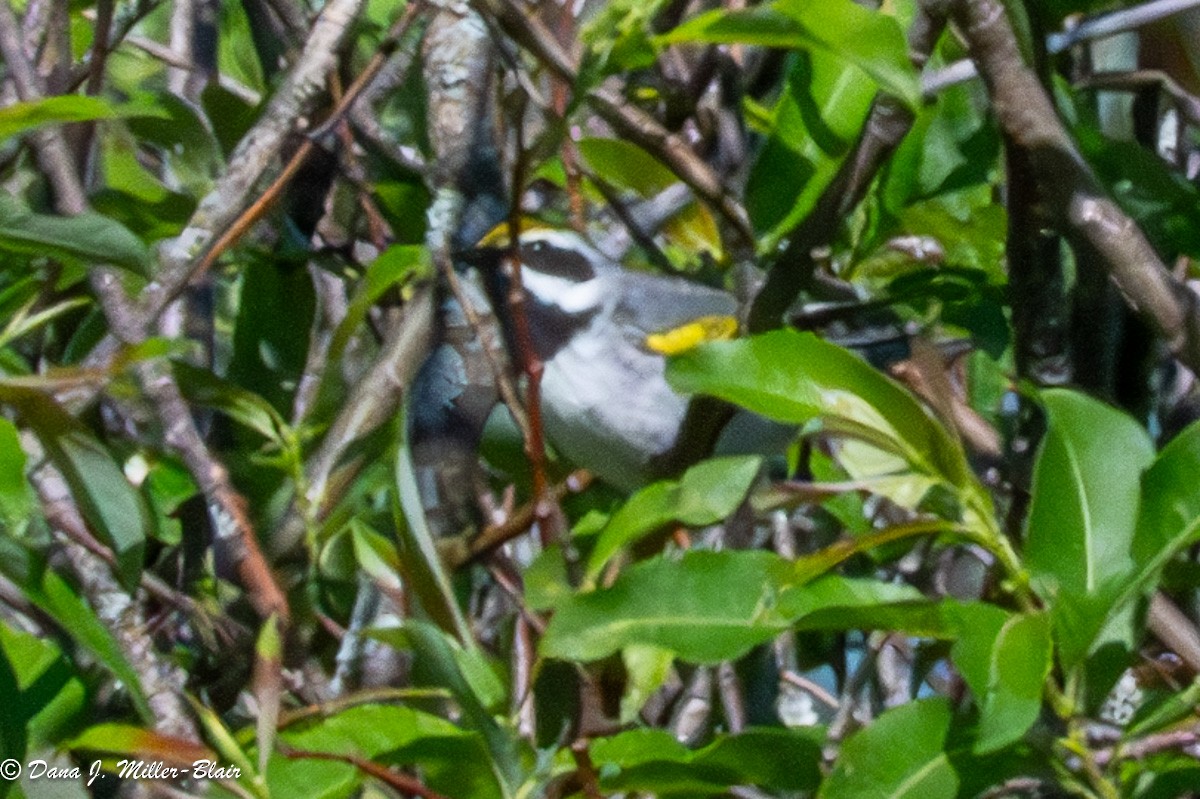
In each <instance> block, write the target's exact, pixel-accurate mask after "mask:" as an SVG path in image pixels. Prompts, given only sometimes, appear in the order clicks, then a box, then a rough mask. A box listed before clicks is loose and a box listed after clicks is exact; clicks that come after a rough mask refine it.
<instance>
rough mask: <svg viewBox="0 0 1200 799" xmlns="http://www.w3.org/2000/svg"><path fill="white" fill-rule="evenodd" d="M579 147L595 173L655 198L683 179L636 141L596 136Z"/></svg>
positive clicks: (615, 183) (581, 142) (640, 193)
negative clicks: (635, 142)
mask: <svg viewBox="0 0 1200 799" xmlns="http://www.w3.org/2000/svg"><path fill="white" fill-rule="evenodd" d="M577 146H578V147H579V155H580V156H582V157H583V160H584V161H586V162H587V165H588V166H589V167H591V169H592V171H593V172H596V173H597V174H599V175H601V176H602V177H603V178H604V179H605V180H607V181H608V182H609V183H612V184H614V185H615V186H618V187H619V188H622V189H628V190H630V191H634V192H637V193H638V194H639V195H641V196H642V197H653V196H654V195H655V194H658V193H659V192H661V191H663V190H664V189H666V188H667V187H669V186H673V185H675V184H676V183H678V182H679V178H677V177H676V176H675V173H674V172H672V171H671V170H670V169H668V168H667V167H666V166H664V165H663V164H662V163H660V162H659V161H658V159H656V158H655V157H654V156H652V155H650V154H649V153H647V152H646V151H645V150H643V149H642V148H641V147H638V146H637V145H635V144H633V143H632V142H628V141H625V140H623V139H602V138H595V137H592V138H586V139H580V140H579V143H578V145H577Z"/></svg>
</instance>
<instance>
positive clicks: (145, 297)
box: [138, 0, 363, 329]
mask: <svg viewBox="0 0 1200 799" xmlns="http://www.w3.org/2000/svg"><path fill="white" fill-rule="evenodd" d="M362 4H363V0H331V2H329V3H328V4H327V5H326V6H325V8H324V10H323V11H322V13H321V17H320V18H319V19H318V20H317V22H316V24H315V25H314V26H313V29H312V33H311V34H310V35H309V37H308V39H307V40H306V42H305V46H304V51H303V52H302V53H301V55H300V57H299V58H298V59H297V61H296V63H295V65H294V66H293V67H292V69H291V71H290V72H289V73H288V74H287V76H286V78H285V79H284V81H283V84H282V85H281V86H280V87H279V89H277V90H276V91H275V93H274V94H273V95H272V97H271V100H270V102H268V104H267V107H266V108H265V109H264V110H263V113H262V115H261V116H260V118H259V122H258V123H257V124H256V125H255V126H254V127H253V128H252V129H251V130H250V131H249V132H248V133H247V134H246V135H245V136H244V137H242V140H241V142H239V144H238V146H237V147H236V148H235V149H234V151H233V153H232V154H231V155H230V158H229V164H230V167H229V169H228V170H227V171H226V172H225V173H224V174H223V175H222V176H221V177H220V178H219V179H218V180H217V182H216V185H215V186H214V187H213V190H212V191H211V192H209V194H208V195H207V196H206V197H205V198H204V199H203V200H201V201H200V205H199V207H198V208H197V209H196V212H195V213H194V214H193V215H192V218H191V219H190V220H189V221H188V225H187V227H186V228H185V229H184V231H183V232H182V233H181V234H180V235H179V236H178V237H176V238H175V239H173V240H171V241H170V242H168V243H167V245H165V246H164V247H163V248H162V250H161V251H160V253H159V261H160V269H159V273H158V274H157V275H156V277H155V279H154V280H153V281H152V282H151V283H150V284H149V285H148V286H147V287H146V289H145V291H144V292H143V294H142V302H141V304H140V307H139V309H138V310H139V316H140V319H139V321H140V323H141V324H142V326H143V327H144V328H147V329H148V328H149V327H150V325H151V323H152V322H153V320H154V319H156V318H157V317H158V315H159V314H160V313H162V311H163V309H164V308H165V307H166V306H167V304H168V303H169V302H170V301H171V300H172V299H174V298H175V297H177V296H178V295H179V292H180V291H182V290H183V287H184V286H185V285H186V284H187V282H188V281H189V280H190V279H191V278H192V275H193V273H194V272H195V271H196V269H197V268H198V267H199V266H200V264H201V263H203V262H202V261H197V260H196V258H197V256H200V257H203V254H204V253H207V252H208V251H209V250H210V249H211V247H212V244H213V242H214V240H216V239H217V238H218V237H219V236H220V235H221V234H222V233H225V232H226V231H228V230H229V229H230V228H231V226H232V225H233V224H234V221H235V220H236V219H238V218H239V217H240V216H241V215H242V213H243V210H244V209H245V208H246V207H247V205H248V204H249V200H250V196H251V194H252V193H253V191H254V189H255V186H256V185H257V184H258V182H259V179H260V178H261V177H262V175H263V173H264V172H265V171H266V170H267V167H268V166H269V165H270V164H271V162H272V161H274V159H275V158H276V157H277V156H278V154H279V152H280V150H281V149H282V147H283V144H284V141H285V139H286V137H287V136H288V134H290V133H292V132H293V131H294V130H295V129H296V127H297V123H298V122H299V120H300V119H301V118H302V117H304V116H306V115H309V114H311V113H312V110H313V107H314V105H315V103H316V101H317V98H318V97H319V96H320V94H321V93H322V91H323V90H324V89H325V86H326V80H327V79H328V76H329V75H330V74H331V73H332V72H333V69H334V67H335V65H336V61H337V53H338V50H339V48H340V47H341V46H342V43H343V42H344V40H345V37H346V35H347V34H348V33H349V29H350V27H351V23H353V21H354V19H355V18H356V17H357V16H358V13H359V11H360V9H361V8H362Z"/></svg>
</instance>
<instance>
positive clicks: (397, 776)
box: [279, 744, 449, 799]
mask: <svg viewBox="0 0 1200 799" xmlns="http://www.w3.org/2000/svg"><path fill="white" fill-rule="evenodd" d="M279 753H280V754H281V755H283V756H284V757H286V758H287V759H288V760H331V761H333V762H335V763H349V764H350V765H352V766H354V767H355V768H356V769H358V770H359V771H361V772H363V773H364V774H369V775H370V776H372V777H374V778H375V779H377V780H379V781H380V782H382V783H384V784H385V785H388V786H390V787H392V788H394V789H396V790H397V791H400V792H401V793H403V794H412V795H414V796H420V797H422V799H449V797H446V796H444V795H443V794H440V793H438V792H437V791H435V790H433V789H431V788H427V787H425V784H424V783H423V782H421V781H420V780H418V779H417V778H415V777H410V776H408V775H407V774H401V773H400V772H398V771H392V770H391V769H390V768H388V767H387V766H381V765H379V764H378V763H372V762H371V761H370V760H367V759H366V758H363V757H358V756H356V755H338V754H334V753H332V752H313V751H310V750H307V749H293V748H292V747H290V746H287V745H285V744H279Z"/></svg>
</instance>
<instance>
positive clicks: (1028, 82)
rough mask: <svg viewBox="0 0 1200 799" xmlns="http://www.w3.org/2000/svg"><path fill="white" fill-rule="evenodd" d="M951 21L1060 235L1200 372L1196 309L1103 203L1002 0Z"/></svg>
mask: <svg viewBox="0 0 1200 799" xmlns="http://www.w3.org/2000/svg"><path fill="white" fill-rule="evenodd" d="M955 19H956V20H957V22H958V23H959V25H960V26H961V28H962V30H963V32H964V34H965V35H966V38H967V41H968V44H969V45H970V48H971V56H972V58H973V59H974V60H975V63H976V64H977V66H978V67H979V71H980V73H981V74H982V75H983V79H984V83H985V84H986V85H987V89H988V93H989V94H990V95H991V98H992V107H993V109H994V110H995V113H996V119H997V121H998V122H999V123H1000V127H1001V128H1002V129H1003V130H1004V133H1005V135H1006V136H1007V137H1008V138H1009V139H1010V140H1011V141H1012V142H1013V144H1014V146H1017V147H1020V148H1021V149H1022V150H1024V151H1025V152H1026V153H1027V155H1028V157H1029V159H1030V162H1031V164H1032V166H1033V169H1034V172H1035V173H1036V175H1037V177H1038V179H1039V186H1038V188H1039V190H1040V193H1041V197H1042V199H1043V201H1044V202H1045V203H1046V204H1047V211H1048V213H1050V214H1051V215H1052V217H1053V218H1055V220H1056V221H1057V223H1058V224H1059V225H1060V226H1061V227H1062V228H1063V229H1064V234H1065V235H1067V236H1068V237H1071V238H1073V239H1075V240H1076V241H1083V242H1086V243H1087V244H1088V245H1089V246H1091V247H1092V248H1094V250H1095V252H1096V253H1097V254H1098V255H1099V256H1100V258H1099V263H1100V264H1101V266H1102V267H1103V268H1104V270H1105V272H1106V273H1107V274H1108V275H1109V277H1111V278H1112V280H1113V281H1114V283H1116V285H1117V288H1118V289H1119V290H1120V292H1121V294H1122V295H1123V296H1124V298H1125V301H1126V302H1127V303H1128V304H1129V306H1130V308H1132V309H1133V310H1134V311H1135V312H1136V313H1137V314H1138V315H1139V316H1141V317H1142V318H1143V319H1144V320H1145V321H1146V322H1147V323H1148V324H1149V325H1150V326H1151V327H1152V328H1153V329H1154V331H1155V332H1156V333H1157V334H1158V335H1159V336H1160V337H1161V338H1162V339H1163V340H1164V341H1165V342H1166V345H1167V347H1168V348H1169V349H1170V351H1171V353H1172V354H1173V355H1174V356H1175V357H1177V358H1178V359H1179V360H1180V361H1182V362H1183V363H1184V364H1185V365H1187V366H1188V367H1189V368H1190V369H1192V371H1194V372H1195V371H1200V308H1197V299H1196V297H1195V295H1193V294H1192V293H1191V292H1190V291H1189V290H1188V289H1187V288H1186V287H1185V286H1183V285H1181V284H1180V283H1178V282H1177V281H1176V280H1174V279H1173V278H1172V277H1171V274H1170V272H1169V271H1168V270H1167V267H1166V266H1165V265H1164V264H1163V262H1162V260H1161V259H1160V258H1159V257H1158V254H1157V253H1156V252H1155V251H1154V248H1153V247H1152V246H1151V245H1150V242H1149V241H1148V240H1147V239H1146V236H1145V234H1143V233H1142V231H1141V230H1140V229H1139V228H1138V226H1137V224H1136V223H1135V222H1134V221H1133V220H1132V219H1131V218H1130V217H1129V216H1128V215H1126V214H1125V213H1124V212H1123V211H1122V210H1121V209H1120V208H1119V207H1118V206H1117V204H1116V203H1115V202H1114V201H1113V200H1112V198H1111V197H1109V196H1108V194H1107V192H1106V191H1105V190H1104V187H1103V186H1102V185H1101V184H1100V181H1099V180H1098V179H1097V177H1096V175H1095V173H1093V172H1092V170H1091V167H1089V166H1088V164H1087V163H1086V162H1085V161H1084V160H1083V157H1082V156H1081V155H1080V154H1079V151H1078V149H1077V148H1076V147H1075V143H1074V142H1073V141H1072V140H1071V137H1070V135H1069V134H1068V133H1067V130H1066V128H1065V127H1064V126H1063V124H1062V121H1061V120H1060V119H1059V118H1058V115H1057V113H1056V112H1055V109H1054V105H1053V103H1052V102H1051V99H1050V97H1049V96H1048V95H1047V94H1046V91H1045V90H1044V89H1043V87H1042V85H1041V84H1040V83H1039V82H1038V79H1037V76H1036V75H1034V73H1033V72H1032V71H1030V70H1029V68H1028V67H1026V66H1025V64H1024V62H1023V61H1022V59H1021V54H1020V50H1019V48H1018V45H1017V39H1016V36H1015V35H1014V33H1013V29H1012V26H1011V25H1010V23H1009V20H1008V17H1007V15H1006V14H1005V11H1004V5H1003V3H1002V2H1000V0H963V1H962V2H960V3H959V4H958V7H957V9H956V10H955Z"/></svg>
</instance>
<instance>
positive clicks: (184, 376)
mask: <svg viewBox="0 0 1200 799" xmlns="http://www.w3.org/2000/svg"><path fill="white" fill-rule="evenodd" d="M171 372H172V373H173V374H174V375H175V381H176V383H178V384H179V389H180V391H182V392H183V395H184V396H185V397H186V398H187V400H188V401H189V402H191V403H193V404H196V405H203V406H205V407H206V408H212V409H213V410H216V411H220V412H221V413H223V414H225V415H226V416H228V417H229V418H230V419H233V420H234V421H235V422H237V423H239V424H241V425H243V426H245V427H247V428H249V429H251V430H253V431H254V432H256V433H258V434H259V435H261V436H263V437H264V438H266V439H267V440H268V441H274V442H276V443H279V444H281V445H282V444H283V443H284V442H285V441H286V435H285V431H287V430H289V427H288V423H287V422H286V421H285V420H284V418H283V416H282V415H281V414H280V413H279V412H278V411H277V410H275V408H274V407H273V406H272V405H271V403H269V402H267V401H266V400H265V399H263V398H262V397H260V396H259V395H258V394H255V393H254V392H253V391H248V390H247V389H244V388H242V387H241V386H237V385H235V384H233V383H231V382H229V381H228V380H223V379H222V378H220V377H218V376H217V375H215V374H213V373H212V372H210V371H208V370H207V369H201V368H200V367H198V366H193V365H191V364H189V363H187V362H186V361H172V362H171Z"/></svg>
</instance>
